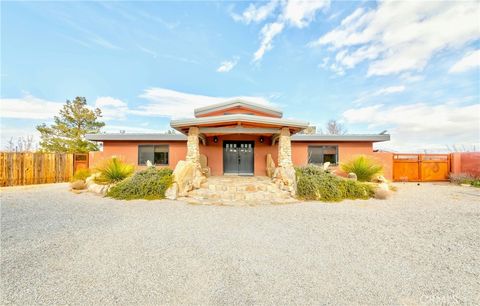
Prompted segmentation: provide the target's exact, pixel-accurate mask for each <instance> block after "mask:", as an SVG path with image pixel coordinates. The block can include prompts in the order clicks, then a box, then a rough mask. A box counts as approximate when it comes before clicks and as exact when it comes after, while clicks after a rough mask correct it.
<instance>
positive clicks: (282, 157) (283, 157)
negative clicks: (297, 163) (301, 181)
mask: <svg viewBox="0 0 480 306" xmlns="http://www.w3.org/2000/svg"><path fill="white" fill-rule="evenodd" d="M278 166H279V167H284V168H288V167H293V162H292V143H291V140H290V130H289V128H285V127H284V128H282V130H281V132H280V137H279V138H278Z"/></svg>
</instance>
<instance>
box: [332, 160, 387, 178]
mask: <svg viewBox="0 0 480 306" xmlns="http://www.w3.org/2000/svg"><path fill="white" fill-rule="evenodd" d="M341 168H342V170H343V171H344V172H346V173H350V172H353V173H355V174H356V175H357V179H358V180H359V181H362V182H370V181H371V180H372V178H373V177H374V176H375V175H377V174H380V173H381V172H382V170H383V167H382V166H381V165H379V164H377V163H376V162H375V161H374V160H373V159H371V158H369V157H367V156H365V155H360V156H358V157H356V158H355V159H352V160H350V161H348V162H346V163H344V164H341Z"/></svg>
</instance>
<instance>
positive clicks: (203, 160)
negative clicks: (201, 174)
mask: <svg viewBox="0 0 480 306" xmlns="http://www.w3.org/2000/svg"><path fill="white" fill-rule="evenodd" d="M199 160H200V167H202V169H203V168H206V167H207V166H208V163H207V162H208V160H207V156H206V155H205V154H200V158H199Z"/></svg>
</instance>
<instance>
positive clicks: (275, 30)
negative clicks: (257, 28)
mask: <svg viewBox="0 0 480 306" xmlns="http://www.w3.org/2000/svg"><path fill="white" fill-rule="evenodd" d="M284 26H285V25H284V24H283V23H282V22H274V23H269V24H266V25H264V26H263V28H262V32H261V37H262V40H261V42H260V47H259V48H258V49H257V51H256V52H255V54H254V55H253V60H254V61H258V60H260V59H261V58H262V57H263V55H264V54H265V52H266V51H268V50H270V49H272V40H273V38H274V37H275V36H277V35H278V34H280V33H281V32H282V31H283V28H284Z"/></svg>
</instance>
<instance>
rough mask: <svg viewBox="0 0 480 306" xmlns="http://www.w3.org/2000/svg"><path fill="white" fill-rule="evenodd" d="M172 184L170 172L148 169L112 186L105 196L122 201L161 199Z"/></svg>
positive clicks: (164, 169) (165, 169) (163, 169)
mask: <svg viewBox="0 0 480 306" xmlns="http://www.w3.org/2000/svg"><path fill="white" fill-rule="evenodd" d="M172 183H173V175H172V170H170V169H168V168H162V169H156V168H155V167H149V168H148V169H146V170H143V171H140V172H137V173H135V174H134V175H133V176H131V177H129V178H127V179H126V180H124V181H122V182H120V183H118V184H117V185H115V186H113V187H112V188H111V189H110V190H109V191H108V193H107V196H109V197H112V198H115V199H122V200H133V199H147V200H153V199H163V198H165V191H166V190H167V189H168V188H169V187H170V186H171V185H172Z"/></svg>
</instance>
